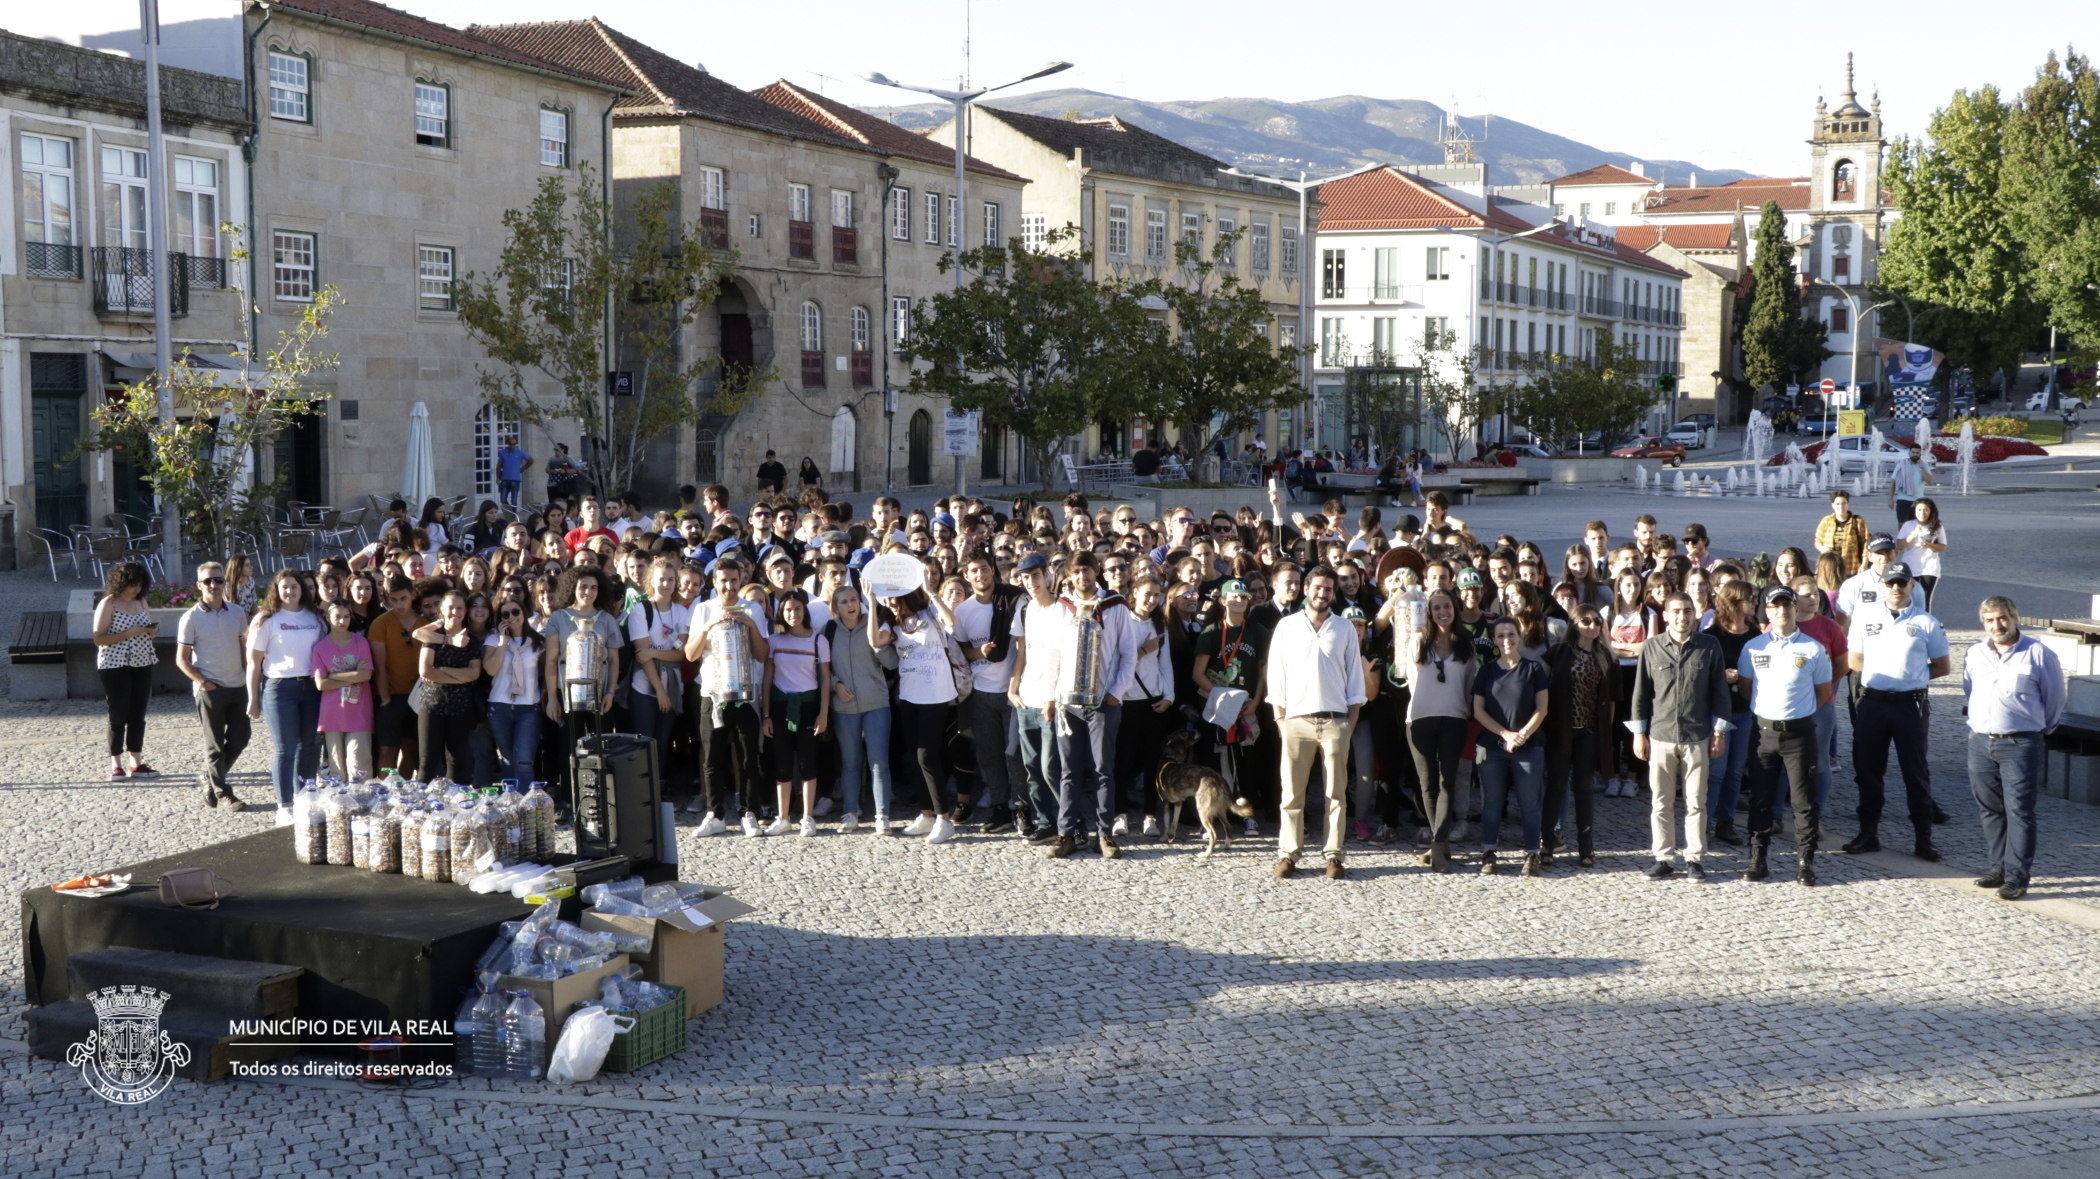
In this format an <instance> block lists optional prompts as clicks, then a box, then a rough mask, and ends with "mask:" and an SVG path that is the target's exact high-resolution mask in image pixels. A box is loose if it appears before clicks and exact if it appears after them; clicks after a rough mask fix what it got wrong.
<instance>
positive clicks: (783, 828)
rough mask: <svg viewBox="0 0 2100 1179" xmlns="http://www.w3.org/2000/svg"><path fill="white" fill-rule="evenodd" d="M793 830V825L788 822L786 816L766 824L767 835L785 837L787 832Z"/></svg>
mask: <svg viewBox="0 0 2100 1179" xmlns="http://www.w3.org/2000/svg"><path fill="white" fill-rule="evenodd" d="M794 829H795V825H794V824H793V823H790V822H788V817H787V816H786V815H782V816H780V817H779V818H777V819H775V820H773V821H772V822H771V823H768V824H766V834H768V835H786V834H787V833H788V832H790V831H793V830H794Z"/></svg>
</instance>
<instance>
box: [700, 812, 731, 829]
mask: <svg viewBox="0 0 2100 1179" xmlns="http://www.w3.org/2000/svg"><path fill="white" fill-rule="evenodd" d="M728 830H729V824H727V823H724V822H723V821H722V819H721V817H720V816H718V815H716V814H715V813H714V812H713V811H709V812H707V814H706V816H705V817H704V818H702V819H701V820H700V827H699V832H700V834H702V835H720V834H722V833H724V832H726V831H728Z"/></svg>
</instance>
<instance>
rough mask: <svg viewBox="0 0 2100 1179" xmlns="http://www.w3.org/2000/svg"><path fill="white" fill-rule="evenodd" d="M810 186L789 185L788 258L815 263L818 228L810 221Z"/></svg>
mask: <svg viewBox="0 0 2100 1179" xmlns="http://www.w3.org/2000/svg"><path fill="white" fill-rule="evenodd" d="M809 214H810V203H809V185H807V184H790V185H788V257H790V258H800V259H803V260H805V261H815V259H816V256H817V232H816V226H815V225H813V224H811V222H810V219H809Z"/></svg>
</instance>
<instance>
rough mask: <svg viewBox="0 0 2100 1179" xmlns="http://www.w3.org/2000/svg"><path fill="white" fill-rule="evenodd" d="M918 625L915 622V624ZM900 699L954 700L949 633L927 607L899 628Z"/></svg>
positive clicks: (915, 701) (916, 701) (917, 701)
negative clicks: (949, 655) (949, 659)
mask: <svg viewBox="0 0 2100 1179" xmlns="http://www.w3.org/2000/svg"><path fill="white" fill-rule="evenodd" d="M914 624H916V625H914ZM884 629H885V630H889V631H890V633H891V634H893V635H895V636H896V643H897V698H898V699H899V700H908V701H910V702H911V703H913V704H946V703H948V702H949V701H951V700H953V699H955V697H956V691H955V673H954V672H953V671H952V670H951V669H950V664H949V663H948V632H947V631H945V630H943V629H941V623H940V619H938V618H935V617H934V615H933V612H932V611H931V610H928V611H926V612H924V613H922V614H917V615H914V616H912V617H911V618H907V619H905V620H904V624H903V625H901V626H898V627H896V628H894V629H893V628H889V627H885V628H884Z"/></svg>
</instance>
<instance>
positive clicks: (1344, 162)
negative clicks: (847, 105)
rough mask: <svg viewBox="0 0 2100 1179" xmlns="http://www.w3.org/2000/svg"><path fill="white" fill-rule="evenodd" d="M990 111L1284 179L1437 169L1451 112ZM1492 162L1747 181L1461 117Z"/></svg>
mask: <svg viewBox="0 0 2100 1179" xmlns="http://www.w3.org/2000/svg"><path fill="white" fill-rule="evenodd" d="M990 105H993V106H1000V107H1006V108H1008V109H1011V110H1017V111H1021V112H1023V113H1026V114H1032V115H1047V116H1050V117H1053V118H1054V117H1059V116H1065V115H1075V116H1081V117H1099V116H1103V115H1115V116H1116V117H1118V118H1122V119H1126V120H1128V121H1130V122H1133V123H1136V124H1138V125H1139V126H1141V127H1143V128H1145V129H1146V130H1148V131H1153V132H1157V133H1158V134H1161V135H1164V136H1166V137H1167V138H1169V139H1172V140H1174V141H1176V142H1178V143H1182V144H1185V145H1187V146H1189V147H1192V148H1195V149H1196V150H1197V151H1200V152H1203V153H1204V154H1206V155H1210V156H1214V157H1216V158H1217V159H1220V160H1223V161H1225V162H1226V163H1228V164H1231V165H1234V166H1236V167H1238V168H1241V169H1243V170H1245V171H1249V172H1261V173H1266V174H1269V175H1272V176H1288V175H1290V174H1291V173H1295V172H1297V171H1298V170H1300V169H1304V170H1305V171H1307V172H1310V173H1314V174H1329V173H1333V172H1337V171H1342V170H1345V169H1349V168H1356V167H1361V166H1363V165H1365V164H1374V163H1388V164H1409V163H1414V164H1433V163H1439V162H1441V161H1442V160H1443V158H1444V150H1443V147H1442V146H1441V145H1440V144H1439V143H1438V140H1439V139H1440V138H1441V136H1442V134H1443V128H1444V126H1445V120H1446V112H1445V111H1444V109H1443V108H1442V107H1439V106H1437V105H1436V104H1435V103H1431V102H1424V101H1422V100H1420V99H1414V98H1370V97H1366V96H1364V95H1360V94H1344V95H1338V96H1336V97H1334V98H1319V99H1314V100H1313V101H1311V102H1281V101H1278V100H1276V99H1273V98H1210V99H1201V100H1192V101H1185V102H1147V101H1145V100H1143V99H1137V98H1124V97H1122V96H1121V95H1116V94H1103V93H1101V92H1100V91H1097V90H1079V89H1063V90H1043V91H1038V92H1036V93H1034V94H1023V95H1019V96H1016V97H1013V98H995V99H993V100H992V101H991V103H990ZM867 109H868V110H869V112H870V113H872V114H876V115H879V116H881V117H883V118H885V119H888V120H890V121H891V122H893V123H896V124H897V125H899V126H901V127H908V128H910V129H912V130H914V131H924V130H927V129H929V128H932V127H937V126H940V125H941V124H942V123H945V122H946V121H947V120H948V115H949V110H950V108H949V106H948V104H946V103H923V104H917V105H911V106H895V107H869V108H867ZM1456 122H1457V124H1458V126H1459V128H1460V129H1461V130H1462V131H1463V132H1464V134H1465V135H1466V136H1467V137H1468V138H1470V139H1472V140H1473V142H1474V150H1475V152H1476V153H1477V155H1478V157H1479V158H1480V159H1482V160H1484V161H1486V163H1487V165H1488V183H1490V184H1536V183H1538V182H1540V181H1544V180H1550V179H1553V178H1554V177H1556V176H1565V175H1567V174H1569V173H1571V172H1580V171H1582V170H1583V169H1585V168H1592V167H1595V166H1597V165H1598V164H1617V165H1618V166H1620V167H1622V168H1623V167H1625V166H1626V164H1627V163H1628V162H1629V161H1633V160H1639V161H1640V162H1641V164H1642V166H1643V168H1645V169H1646V171H1647V174H1648V175H1649V176H1654V177H1658V178H1662V179H1666V180H1668V181H1669V182H1670V183H1672V184H1684V183H1686V182H1687V181H1688V179H1689V177H1690V175H1691V174H1692V173H1694V172H1696V173H1698V176H1699V180H1700V182H1701V183H1705V184H1726V183H1728V182H1729V181H1732V180H1741V179H1743V178H1744V177H1747V176H1749V175H1751V173H1749V172H1742V171H1737V170H1735V169H1731V168H1716V167H1712V166H1710V165H1706V164H1696V163H1692V162H1690V161H1688V160H1658V159H1646V158H1643V157H1641V156H1639V155H1637V154H1633V153H1629V152H1626V151H1623V150H1620V149H1609V150H1607V149H1605V148H1599V147H1592V146H1591V145H1589V144H1587V143H1579V142H1577V141H1576V140H1573V139H1569V138H1568V137H1566V136H1564V135H1555V134H1554V133H1552V132H1551V131H1544V130H1541V129H1539V128H1537V127H1533V126H1531V125H1530V124H1528V123H1520V122H1517V121H1516V120H1514V119H1502V118H1497V117H1495V116H1493V115H1489V116H1485V117H1476V116H1460V117H1458V118H1457V120H1456Z"/></svg>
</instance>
